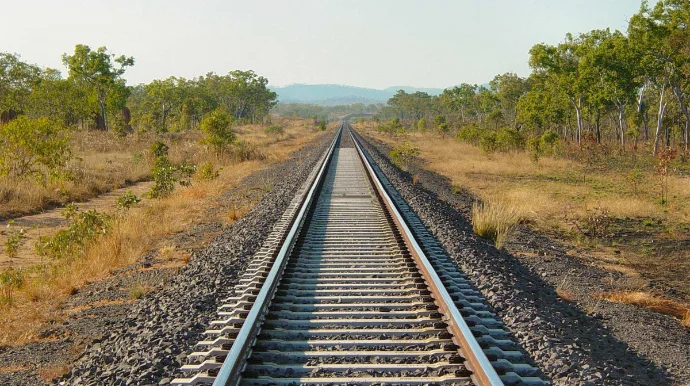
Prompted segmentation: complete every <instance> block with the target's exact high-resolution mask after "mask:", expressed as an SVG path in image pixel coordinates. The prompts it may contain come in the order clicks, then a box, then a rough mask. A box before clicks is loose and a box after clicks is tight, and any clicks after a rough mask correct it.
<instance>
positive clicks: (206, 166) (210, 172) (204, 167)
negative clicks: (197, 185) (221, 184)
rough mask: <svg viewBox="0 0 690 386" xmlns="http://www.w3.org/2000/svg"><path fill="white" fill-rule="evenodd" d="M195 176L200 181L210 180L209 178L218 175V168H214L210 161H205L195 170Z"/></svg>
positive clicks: (212, 178)
mask: <svg viewBox="0 0 690 386" xmlns="http://www.w3.org/2000/svg"><path fill="white" fill-rule="evenodd" d="M196 175H197V178H199V179H200V180H202V181H210V180H215V179H216V178H218V176H220V169H215V168H214V167H213V164H212V163H211V161H206V162H204V163H203V164H201V166H200V167H199V169H198V170H197V172H196Z"/></svg>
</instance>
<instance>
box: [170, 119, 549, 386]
mask: <svg viewBox="0 0 690 386" xmlns="http://www.w3.org/2000/svg"><path fill="white" fill-rule="evenodd" d="M206 335H207V340H205V341H202V342H200V343H199V344H198V346H197V351H196V352H193V353H191V354H190V356H189V364H187V365H185V366H183V367H182V369H181V370H182V371H184V372H185V373H186V374H187V377H186V378H177V379H175V380H174V381H173V384H178V385H196V384H213V385H235V384H248V385H280V384H289V385H292V384H310V385H321V384H323V385H325V384H328V385H335V384H405V385H408V384H453V385H474V384H477V385H501V384H530V385H540V384H545V382H544V381H543V380H542V379H541V378H539V377H538V375H539V370H538V369H536V368H534V367H532V366H530V365H529V364H526V363H525V362H526V358H524V357H523V354H522V353H521V351H519V349H518V347H517V346H516V344H515V343H514V342H512V341H511V340H509V339H508V338H507V334H506V332H505V330H504V329H503V328H502V325H501V323H500V322H499V321H497V320H496V318H495V317H494V315H493V314H492V313H490V312H489V311H488V307H487V306H486V304H485V302H484V300H483V298H482V297H481V295H480V293H479V292H478V291H477V290H476V289H475V288H473V287H472V286H471V285H470V284H469V283H468V282H466V281H465V278H464V275H463V274H462V272H460V271H459V269H458V268H457V265H456V264H454V263H453V262H452V261H451V260H450V259H449V257H448V256H447V255H446V254H445V252H444V251H443V249H442V248H441V247H440V246H439V245H438V244H437V243H436V241H435V240H434V239H433V237H432V236H431V235H430V234H429V233H428V231H427V230H426V229H425V228H424V226H423V225H422V224H421V222H420V221H419V219H417V218H416V216H415V215H414V213H412V212H411V211H410V209H409V208H408V207H407V205H406V204H405V203H404V202H403V201H402V200H401V198H400V197H399V196H397V194H396V193H395V191H394V189H393V188H392V186H390V184H389V183H388V181H387V180H386V179H385V177H384V176H382V174H381V173H380V171H378V170H377V168H376V166H375V165H372V164H371V162H370V160H369V159H368V156H367V155H366V152H365V151H364V150H363V149H362V147H361V146H360V145H359V143H358V141H357V139H356V137H355V135H354V134H352V133H351V130H350V126H349V124H348V123H347V122H345V123H343V125H342V126H341V129H340V130H339V132H338V134H337V135H336V138H335V139H334V141H333V143H332V144H331V146H330V147H329V149H328V151H327V152H326V154H324V156H323V159H322V161H321V162H320V166H319V167H317V168H316V169H315V170H314V172H313V173H312V175H311V176H310V178H309V179H308V181H307V183H306V184H305V186H304V187H303V188H302V189H301V190H300V191H299V192H298V194H297V196H296V197H295V199H294V200H293V202H292V203H291V205H290V206H289V208H288V210H287V211H286V213H285V215H284V216H283V217H282V219H281V221H280V222H279V223H277V224H276V225H275V228H274V230H273V232H272V233H271V236H270V237H269V240H268V241H267V243H266V245H265V246H264V248H262V250H261V251H260V252H259V253H258V254H257V255H256V256H255V257H254V260H253V261H252V264H251V265H250V267H249V269H248V270H247V272H246V273H245V274H244V277H243V278H242V279H241V281H240V285H238V286H237V287H236V288H235V291H234V296H232V297H230V298H228V299H226V301H225V304H223V305H222V306H221V307H220V309H219V312H218V320H216V321H213V322H212V323H211V328H210V329H209V330H208V331H206Z"/></svg>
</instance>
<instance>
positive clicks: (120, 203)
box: [117, 190, 141, 210]
mask: <svg viewBox="0 0 690 386" xmlns="http://www.w3.org/2000/svg"><path fill="white" fill-rule="evenodd" d="M139 202H141V197H139V196H137V195H135V194H134V193H132V191H131V190H128V191H126V192H125V193H122V194H121V195H120V196H119V197H118V198H117V207H118V208H120V209H125V210H126V209H129V208H131V207H133V206H134V205H136V204H138V203H139Z"/></svg>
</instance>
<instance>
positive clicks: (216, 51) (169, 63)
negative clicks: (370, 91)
mask: <svg viewBox="0 0 690 386" xmlns="http://www.w3.org/2000/svg"><path fill="white" fill-rule="evenodd" d="M650 3H654V1H651V2H650ZM639 7H640V0H577V1H573V0H426V1H411V0H290V1H288V0H282V1H281V0H256V1H254V0H242V1H235V0H197V1H181V0H117V1H114V0H108V1H106V0H60V1H55V0H43V1H39V0H0V10H2V14H3V17H2V21H1V22H0V52H2V51H4V52H11V53H17V54H19V55H21V58H22V60H24V61H27V62H30V63H34V64H38V65H40V66H43V67H52V68H58V69H60V70H61V71H63V75H65V76H66V70H65V69H64V67H63V66H62V62H61V56H62V54H63V53H71V52H73V51H74V46H75V45H76V44H86V45H89V46H91V47H92V48H96V47H100V46H106V47H107V48H108V49H109V50H110V51H111V52H113V53H115V54H117V55H121V54H125V55H127V56H133V57H134V58H135V60H136V64H135V66H134V67H132V68H130V69H128V70H127V73H126V74H125V78H126V79H127V81H128V83H129V84H138V83H143V82H149V81H151V80H153V79H161V78H167V77H168V76H179V77H185V78H193V77H195V76H199V75H204V74H206V73H207V72H210V71H214V72H216V73H219V74H225V73H227V72H228V71H231V70H235V69H239V70H249V69H251V70H254V71H255V72H256V73H258V74H259V75H262V76H265V77H267V78H268V79H269V81H270V84H271V85H274V86H282V85H288V84H293V83H306V84H323V83H326V84H347V85H352V86H360V87H370V88H386V87H389V86H403V85H405V86H416V87H439V88H445V87H448V86H452V85H456V84H460V83H477V84H482V83H487V82H488V81H489V80H491V79H492V78H493V77H494V76H495V75H496V74H501V73H505V72H515V73H517V74H518V75H521V76H527V75H529V73H530V70H529V66H528V65H527V60H528V58H529V53H528V52H529V49H530V47H532V46H533V45H534V44H536V43H540V42H544V43H548V44H557V43H558V42H560V41H562V40H563V39H564V37H565V34H566V33H568V32H572V33H580V32H587V31H590V30H592V29H602V28H607V27H609V28H611V29H620V30H623V31H624V30H625V29H626V28H627V20H628V19H629V18H630V16H632V15H633V14H634V13H635V12H637V11H638V10H639Z"/></svg>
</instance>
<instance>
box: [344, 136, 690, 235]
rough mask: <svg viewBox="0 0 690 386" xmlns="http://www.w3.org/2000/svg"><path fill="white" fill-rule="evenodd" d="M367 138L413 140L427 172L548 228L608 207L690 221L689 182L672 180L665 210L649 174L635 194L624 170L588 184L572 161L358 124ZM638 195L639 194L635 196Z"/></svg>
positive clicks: (599, 173) (600, 173) (592, 177)
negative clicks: (493, 150)
mask: <svg viewBox="0 0 690 386" xmlns="http://www.w3.org/2000/svg"><path fill="white" fill-rule="evenodd" d="M356 126H357V127H359V128H360V129H362V130H364V131H365V132H366V134H367V135H368V136H371V137H374V138H376V139H378V140H380V141H383V142H384V143H386V144H388V145H390V146H394V145H395V144H398V143H401V142H403V141H409V142H411V143H412V144H414V145H415V146H417V147H419V148H420V150H421V154H420V155H419V157H418V158H420V159H421V160H423V161H424V163H425V167H426V168H428V169H430V170H433V171H435V172H437V173H439V174H441V175H443V176H446V177H448V178H449V179H450V180H451V183H452V184H453V185H454V186H459V187H464V188H466V189H468V190H469V191H470V192H471V193H473V194H475V195H477V196H478V197H479V198H481V199H482V200H484V199H485V197H491V196H496V195H502V196H503V200H504V201H507V202H510V206H513V207H516V208H517V210H519V211H520V212H521V213H527V214H534V220H536V221H539V225H541V226H543V227H546V228H557V229H558V228H565V227H568V224H566V223H565V222H564V221H563V218H564V213H566V212H567V215H568V216H570V217H571V218H573V217H575V218H577V217H584V216H586V215H587V212H588V210H591V209H592V208H595V207H603V208H606V209H607V210H608V211H609V213H610V215H611V216H614V217H622V218H624V217H660V216H662V217H664V218H668V219H670V220H673V221H676V222H687V221H689V220H690V183H689V181H688V177H682V176H678V175H674V176H671V177H670V183H669V184H670V191H671V195H672V196H674V197H673V199H672V200H671V202H670V204H669V206H668V207H666V208H661V207H660V206H659V205H658V204H657V199H658V197H657V196H658V188H657V183H658V177H657V176H656V175H655V174H654V172H653V170H646V171H645V172H644V178H643V181H642V182H640V183H639V185H638V187H637V189H634V188H633V186H632V185H631V184H630V182H629V180H628V179H627V176H626V173H625V172H624V171H625V170H624V171H620V170H594V171H592V170H590V171H588V172H587V178H586V181H583V174H584V170H585V168H584V166H583V165H582V164H580V163H578V162H575V161H571V160H567V159H554V158H550V157H543V158H541V159H540V160H539V162H538V163H535V162H533V161H532V160H531V158H530V156H529V154H527V153H493V154H491V155H489V156H487V154H486V153H485V152H484V151H482V150H481V149H479V148H478V147H476V146H473V145H470V144H467V143H462V142H458V141H456V140H454V139H452V138H448V137H445V138H444V137H438V136H434V135H432V134H419V133H414V134H409V135H407V136H406V137H405V138H403V139H400V138H391V137H389V136H386V135H382V134H380V133H377V132H376V131H375V130H373V125H372V124H371V123H367V124H357V125H356ZM635 190H637V192H635Z"/></svg>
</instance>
